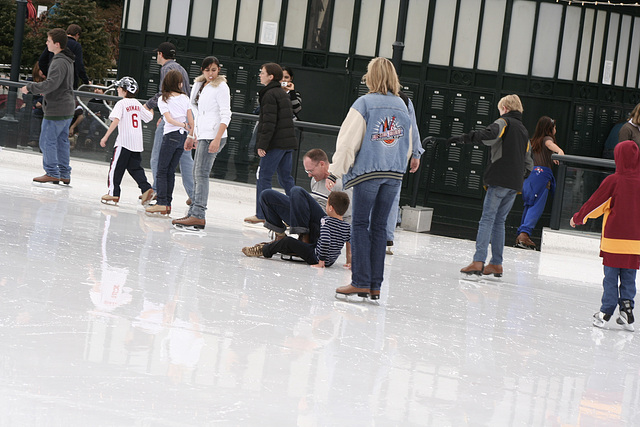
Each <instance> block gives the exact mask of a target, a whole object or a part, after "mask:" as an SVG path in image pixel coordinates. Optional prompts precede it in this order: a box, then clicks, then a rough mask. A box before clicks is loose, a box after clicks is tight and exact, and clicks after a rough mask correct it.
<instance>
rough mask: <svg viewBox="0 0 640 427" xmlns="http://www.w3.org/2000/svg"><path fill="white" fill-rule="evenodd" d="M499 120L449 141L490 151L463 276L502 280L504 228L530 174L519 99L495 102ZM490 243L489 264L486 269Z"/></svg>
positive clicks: (506, 98) (507, 98)
mask: <svg viewBox="0 0 640 427" xmlns="http://www.w3.org/2000/svg"><path fill="white" fill-rule="evenodd" d="M498 111H499V112H500V117H499V118H498V119H497V120H496V121H494V122H493V123H491V124H490V125H489V126H487V127H486V128H485V129H483V130H480V131H473V132H470V133H468V134H464V135H461V136H457V137H453V138H451V139H450V140H454V141H458V142H463V143H465V144H484V145H487V146H489V147H491V155H490V156H489V164H488V165H487V167H486V168H485V171H484V185H485V187H486V189H487V194H486V195H485V196H484V202H483V204H482V217H481V218H480V222H479V224H478V235H477V237H476V251H475V253H474V255H473V262H471V264H469V265H468V266H466V267H464V268H462V269H461V270H460V272H461V273H462V274H464V275H465V276H472V275H477V276H480V275H482V274H485V275H491V274H493V276H494V277H502V272H503V271H502V253H503V251H504V227H505V221H506V219H507V215H508V214H509V211H510V210H511V207H512V206H513V201H514V200H515V199H516V194H517V193H518V192H521V191H522V184H523V182H524V179H525V178H526V177H527V176H528V175H529V173H530V172H531V170H533V160H532V159H531V155H530V154H529V132H527V128H525V127H524V124H522V112H523V108H522V102H521V101H520V97H519V96H518V95H507V96H505V97H503V98H502V99H500V101H499V102H498ZM489 243H491V260H490V261H489V264H488V265H487V266H486V267H485V265H484V262H485V261H486V259H487V251H488V249H489Z"/></svg>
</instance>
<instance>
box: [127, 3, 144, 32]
mask: <svg viewBox="0 0 640 427" xmlns="http://www.w3.org/2000/svg"><path fill="white" fill-rule="evenodd" d="M127 3H129V16H128V17H127V25H126V28H127V29H129V30H136V31H140V30H141V29H142V10H143V9H144V8H143V6H144V0H127ZM127 3H125V5H124V9H123V10H125V11H126V10H127Z"/></svg>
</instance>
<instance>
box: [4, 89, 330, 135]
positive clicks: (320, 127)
mask: <svg viewBox="0 0 640 427" xmlns="http://www.w3.org/2000/svg"><path fill="white" fill-rule="evenodd" d="M27 83H32V82H30V81H26V80H20V81H17V82H14V81H12V80H7V79H0V86H9V87H12V88H18V89H19V88H21V87H22V86H25V85H26V84H27ZM80 87H81V88H82V87H100V88H111V87H113V85H111V86H96V85H82V86H80ZM73 93H74V95H75V96H76V97H83V98H87V97H91V98H96V99H102V100H103V101H116V102H117V101H119V100H120V99H121V98H120V97H119V96H112V95H103V94H100V93H93V92H85V91H81V90H74V91H73ZM139 101H140V102H146V100H142V99H139ZM81 104H83V107H84V108H87V107H86V105H84V103H81ZM232 113H233V118H236V119H246V120H252V121H258V116H257V115H255V114H250V113H240V112H235V111H232ZM293 126H294V127H298V128H303V129H314V130H322V131H328V132H336V133H337V132H338V131H339V130H340V126H336V125H328V124H324V123H314V122H304V121H302V120H294V121H293Z"/></svg>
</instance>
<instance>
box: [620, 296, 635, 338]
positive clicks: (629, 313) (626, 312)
mask: <svg viewBox="0 0 640 427" xmlns="http://www.w3.org/2000/svg"><path fill="white" fill-rule="evenodd" d="M634 321H635V319H634V318H633V308H632V307H631V301H629V300H628V299H625V300H622V301H621V303H620V316H618V318H617V319H616V323H617V324H618V325H621V326H622V327H623V328H624V329H625V330H627V331H629V332H633V331H635V328H634V327H633V322H634Z"/></svg>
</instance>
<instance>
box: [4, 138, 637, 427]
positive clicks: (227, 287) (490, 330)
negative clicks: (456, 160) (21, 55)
mask: <svg viewBox="0 0 640 427" xmlns="http://www.w3.org/2000/svg"><path fill="white" fill-rule="evenodd" d="M71 164H72V167H73V168H74V169H73V172H72V181H71V187H70V188H66V187H62V186H57V185H51V184H48V185H45V186H36V185H33V184H32V182H31V180H32V178H33V177H35V176H38V175H41V174H42V173H43V172H42V169H41V157H40V155H38V154H30V153H23V152H17V151H12V150H6V149H5V150H2V151H0V197H1V199H0V203H1V207H2V208H1V209H0V236H1V237H0V238H1V239H2V240H1V246H0V251H1V253H2V255H1V258H0V301H1V302H2V305H1V308H0V342H1V344H0V377H1V381H0V384H1V386H0V387H1V389H0V426H21V427H22V426H213V425H216V426H217V425H220V426H439V427H440V426H488V425H491V426H625V425H627V426H638V425H640V414H639V411H640V339H639V338H637V336H636V335H635V334H634V333H631V332H626V331H623V330H622V329H621V328H620V327H619V326H618V325H616V324H615V321H611V322H609V324H608V327H607V329H604V330H600V329H596V328H594V327H592V326H591V316H592V315H593V313H595V312H596V311H598V309H599V306H600V297H601V276H602V267H601V264H600V259H599V258H597V256H588V255H572V254H571V253H567V254H563V255H554V254H546V253H544V252H543V253H541V252H533V251H525V250H519V249H514V248H506V249H505V263H504V268H505V275H504V277H503V278H502V280H481V281H477V282H472V281H466V280H460V274H459V272H458V271H459V269H460V268H461V267H464V266H466V265H467V264H468V263H469V262H470V261H471V258H472V255H473V251H474V242H472V241H465V240H456V239H451V238H446V237H440V236H434V235H429V234H416V233H410V232H404V231H398V232H397V234H396V246H394V252H395V254H394V255H392V256H387V258H386V262H385V264H386V267H385V281H384V283H383V287H382V298H381V300H380V305H379V306H377V305H373V304H370V303H362V302H353V303H350V302H343V301H339V300H337V299H335V298H334V289H335V288H336V287H337V286H341V285H344V284H347V283H349V280H350V272H349V270H346V269H344V268H343V267H342V262H338V263H336V265H335V266H333V267H331V268H328V269H324V270H317V269H313V268H310V267H308V266H307V265H306V264H302V263H296V262H287V261H282V260H280V259H279V258H275V257H274V258H273V259H270V260H266V259H262V258H247V257H245V256H244V255H243V254H242V253H241V252H240V249H241V248H242V247H243V246H248V245H253V244H255V243H258V242H262V241H265V240H267V239H268V236H267V233H266V230H265V229H262V228H256V227H247V226H244V225H243V222H242V218H244V217H245V216H248V215H251V214H252V213H254V210H253V209H254V206H253V203H254V197H255V188H254V187H250V186H242V185H232V184H228V183H221V182H218V181H215V182H213V183H212V187H211V189H212V191H211V194H210V203H209V210H208V211H207V227H206V230H205V233H204V234H200V235H198V234H193V233H191V234H189V233H178V232H175V230H173V229H172V227H171V225H170V220H168V219H163V218H149V217H148V216H146V215H145V213H144V210H143V208H142V207H141V206H140V205H139V204H138V198H137V197H138V195H139V191H138V189H137V188H136V187H135V184H134V182H133V180H132V179H131V178H130V177H128V176H127V177H126V178H125V181H124V185H123V192H122V198H121V203H120V205H119V206H118V207H110V206H105V205H103V204H101V203H100V196H102V195H103V194H104V193H105V192H106V177H107V167H108V166H107V165H105V164H97V163H83V162H80V161H75V160H73V159H72V163H71ZM149 175H150V174H149V173H148V174H147V176H148V177H149ZM174 196H175V200H174V205H173V206H174V207H173V214H172V217H173V218H178V217H181V216H183V214H184V213H185V212H186V205H185V204H184V201H185V199H186V196H185V193H184V189H183V188H182V185H181V183H180V181H179V180H178V182H177V185H176V192H175V194H174ZM510 238H511V237H509V239H510ZM342 259H344V255H343V257H342ZM355 300H357V299H355ZM615 317H617V313H616V316H614V318H615ZM636 334H637V333H636Z"/></svg>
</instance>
